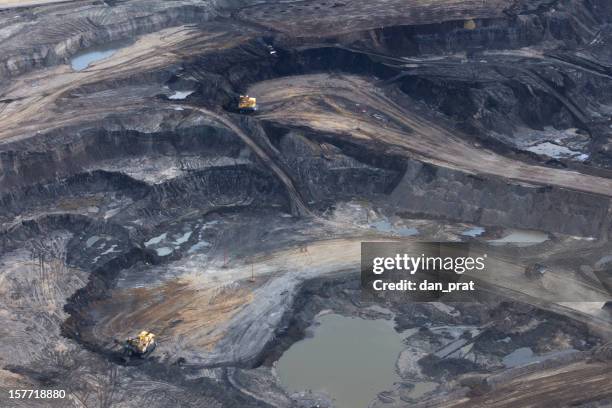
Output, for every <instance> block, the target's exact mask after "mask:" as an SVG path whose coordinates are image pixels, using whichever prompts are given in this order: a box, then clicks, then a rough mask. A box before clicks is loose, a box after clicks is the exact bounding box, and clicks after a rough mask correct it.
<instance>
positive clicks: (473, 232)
mask: <svg viewBox="0 0 612 408" xmlns="http://www.w3.org/2000/svg"><path fill="white" fill-rule="evenodd" d="M484 232H485V229H484V228H482V227H474V228H470V229H469V230H465V231H463V232H462V233H461V235H463V236H466V237H472V238H476V237H479V236H481V235H482V234H483V233H484Z"/></svg>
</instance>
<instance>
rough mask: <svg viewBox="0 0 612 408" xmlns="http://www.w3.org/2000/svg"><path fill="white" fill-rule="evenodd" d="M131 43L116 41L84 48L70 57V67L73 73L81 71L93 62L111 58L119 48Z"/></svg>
mask: <svg viewBox="0 0 612 408" xmlns="http://www.w3.org/2000/svg"><path fill="white" fill-rule="evenodd" d="M131 43H132V41H129V40H118V41H110V42H108V43H106V44H100V45H95V46H93V47H89V48H86V49H84V50H81V51H79V52H77V53H76V54H74V55H73V56H72V58H71V59H70V65H71V66H72V69H74V70H75V71H82V70H84V69H85V68H87V67H89V66H90V65H91V64H93V63H94V62H96V61H101V60H103V59H105V58H108V57H110V56H112V55H113V54H115V53H116V52H117V51H119V50H120V49H121V48H123V47H126V46H128V45H130V44H131Z"/></svg>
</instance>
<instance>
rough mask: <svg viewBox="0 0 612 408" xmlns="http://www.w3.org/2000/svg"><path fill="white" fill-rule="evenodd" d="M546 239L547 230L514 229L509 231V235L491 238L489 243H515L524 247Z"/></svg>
mask: <svg viewBox="0 0 612 408" xmlns="http://www.w3.org/2000/svg"><path fill="white" fill-rule="evenodd" d="M544 241H548V234H547V233H545V232H541V231H531V230H521V229H513V230H510V231H509V234H508V235H506V236H504V237H502V238H500V239H493V240H490V241H489V243H490V244H493V245H504V244H513V245H515V246H521V247H524V246H530V245H535V244H541V243H542V242H544Z"/></svg>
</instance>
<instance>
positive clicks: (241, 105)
mask: <svg viewBox="0 0 612 408" xmlns="http://www.w3.org/2000/svg"><path fill="white" fill-rule="evenodd" d="M238 110H239V111H240V113H251V112H255V111H256V110H257V99H256V98H251V97H250V96H249V95H240V98H238Z"/></svg>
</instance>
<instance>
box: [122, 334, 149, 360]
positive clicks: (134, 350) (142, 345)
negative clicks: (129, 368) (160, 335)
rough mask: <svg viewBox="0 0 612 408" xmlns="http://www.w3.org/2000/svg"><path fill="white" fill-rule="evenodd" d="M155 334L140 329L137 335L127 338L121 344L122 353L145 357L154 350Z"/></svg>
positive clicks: (127, 355) (128, 355) (129, 355)
mask: <svg viewBox="0 0 612 408" xmlns="http://www.w3.org/2000/svg"><path fill="white" fill-rule="evenodd" d="M155 346H156V344H155V335H154V334H153V333H151V332H148V331H146V330H143V331H141V332H140V333H139V334H138V336H136V337H130V338H128V339H127V340H126V341H125V343H124V344H123V354H124V356H126V357H132V356H135V357H141V358H145V357H146V356H148V355H149V354H151V353H152V352H153V350H155Z"/></svg>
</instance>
